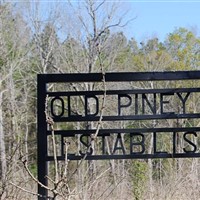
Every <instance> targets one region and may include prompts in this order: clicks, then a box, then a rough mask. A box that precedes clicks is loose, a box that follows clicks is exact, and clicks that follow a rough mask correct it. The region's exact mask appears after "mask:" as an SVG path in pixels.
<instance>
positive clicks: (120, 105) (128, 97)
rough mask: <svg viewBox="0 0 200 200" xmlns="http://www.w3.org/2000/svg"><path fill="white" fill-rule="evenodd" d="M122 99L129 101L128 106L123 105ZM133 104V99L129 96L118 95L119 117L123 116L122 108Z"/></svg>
mask: <svg viewBox="0 0 200 200" xmlns="http://www.w3.org/2000/svg"><path fill="white" fill-rule="evenodd" d="M121 98H127V99H128V100H129V101H128V103H127V104H122V103H121ZM131 103H132V99H131V97H130V96H129V95H128V94H118V115H121V108H126V107H129V106H130V105H131Z"/></svg>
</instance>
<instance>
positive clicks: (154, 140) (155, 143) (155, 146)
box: [153, 132, 167, 154]
mask: <svg viewBox="0 0 200 200" xmlns="http://www.w3.org/2000/svg"><path fill="white" fill-rule="evenodd" d="M153 150H154V154H160V153H162V154H167V152H166V151H157V137H156V132H153Z"/></svg>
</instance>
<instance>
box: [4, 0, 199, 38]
mask: <svg viewBox="0 0 200 200" xmlns="http://www.w3.org/2000/svg"><path fill="white" fill-rule="evenodd" d="M5 1H6V0H5ZM7 1H10V2H26V1H28V0H18V1H17V0H7ZM30 1H32V2H33V3H34V2H38V1H39V2H42V3H44V8H45V7H46V6H47V5H50V4H51V3H57V2H66V1H67V0H30ZM71 1H72V2H75V3H76V2H81V1H83V0H71ZM95 1H99V2H102V0H95ZM105 1H106V2H111V3H113V2H119V3H120V4H119V5H122V11H124V10H127V11H128V14H127V19H130V18H134V20H133V21H131V23H129V24H128V25H127V26H126V27H124V28H123V32H124V33H125V35H126V37H128V38H129V39H130V38H131V37H134V38H135V39H136V40H137V41H138V42H140V41H144V40H148V39H150V38H152V37H157V38H158V39H159V40H160V41H164V39H165V38H166V37H167V34H169V33H172V32H173V31H174V30H175V29H176V28H179V27H184V28H187V29H189V30H192V31H194V32H196V34H197V36H198V37H200V0H105ZM44 10H45V9H44ZM44 12H45V11H44Z"/></svg>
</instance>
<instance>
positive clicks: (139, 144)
mask: <svg viewBox="0 0 200 200" xmlns="http://www.w3.org/2000/svg"><path fill="white" fill-rule="evenodd" d="M138 136H139V137H141V138H142V139H141V141H139V142H138V141H137V142H134V141H133V137H138ZM144 140H145V138H144V135H143V134H142V133H130V154H143V153H144V151H145V146H144ZM133 146H141V147H142V150H141V151H139V152H138V151H137V152H134V151H133Z"/></svg>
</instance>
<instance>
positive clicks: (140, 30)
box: [124, 0, 200, 41]
mask: <svg viewBox="0 0 200 200" xmlns="http://www.w3.org/2000/svg"><path fill="white" fill-rule="evenodd" d="M124 3H126V4H127V5H126V6H127V7H129V8H130V9H129V12H131V15H133V16H136V19H134V20H133V21H132V22H131V24H130V25H129V26H128V28H125V32H126V35H128V37H134V38H135V39H136V40H137V41H138V40H139V41H140V40H141V41H142V40H144V39H148V38H151V37H152V36H156V37H158V38H159V40H161V41H163V40H164V39H165V38H166V36H167V34H169V33H172V32H173V31H174V30H175V29H176V28H179V27H184V28H188V29H190V30H193V31H195V32H196V33H197V36H200V0H195V1H193V0H190V1H175V0H174V1H173V0H168V1H167V0H160V1H151V0H149V1H148V0H147V1H143V0H140V1H134V0H132V1H131V0H130V1H124Z"/></svg>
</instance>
